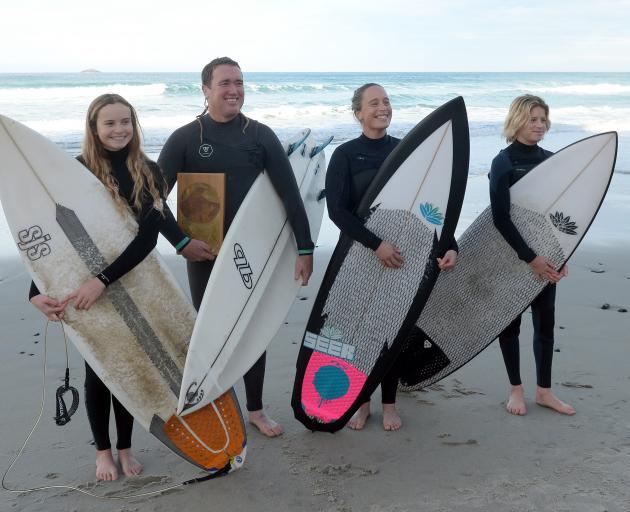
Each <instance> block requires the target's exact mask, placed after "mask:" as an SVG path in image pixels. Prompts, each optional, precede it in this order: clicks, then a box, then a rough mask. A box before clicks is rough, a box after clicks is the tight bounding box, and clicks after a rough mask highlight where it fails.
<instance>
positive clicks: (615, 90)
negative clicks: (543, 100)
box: [530, 83, 630, 96]
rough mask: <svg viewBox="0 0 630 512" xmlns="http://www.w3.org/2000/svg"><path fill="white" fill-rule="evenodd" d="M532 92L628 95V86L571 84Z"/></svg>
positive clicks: (547, 87)
mask: <svg viewBox="0 0 630 512" xmlns="http://www.w3.org/2000/svg"><path fill="white" fill-rule="evenodd" d="M530 91H532V92H536V93H540V94H549V93H552V94H556V93H557V94H580V95H597V96H611V95H626V94H627V95H630V85H623V84H608V83H600V84H572V85H549V86H543V87H532V88H531V89H530Z"/></svg>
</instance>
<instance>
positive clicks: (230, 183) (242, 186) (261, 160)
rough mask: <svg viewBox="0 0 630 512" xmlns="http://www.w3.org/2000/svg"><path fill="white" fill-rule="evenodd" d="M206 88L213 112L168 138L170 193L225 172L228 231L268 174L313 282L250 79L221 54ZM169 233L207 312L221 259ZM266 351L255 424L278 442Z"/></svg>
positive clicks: (287, 184)
mask: <svg viewBox="0 0 630 512" xmlns="http://www.w3.org/2000/svg"><path fill="white" fill-rule="evenodd" d="M201 80H202V91H203V94H204V96H205V98H206V104H207V108H206V110H205V111H204V112H203V113H202V114H201V115H200V116H198V117H197V119H195V120H194V121H192V122H191V123H189V124H187V125H185V126H182V127H181V128H178V129H177V130H175V132H173V134H172V135H171V136H170V137H169V138H168V140H167V141H166V143H165V144H164V147H163V148H162V152H161V153H160V157H159V159H158V164H159V165H160V167H161V168H162V171H163V172H164V176H165V178H166V182H167V184H168V188H169V190H170V189H172V188H173V185H174V184H175V182H176V180H177V174H178V173H185V172H207V173H225V178H226V190H225V231H227V230H228V229H229V227H230V224H231V222H232V220H233V219H234V216H235V215H236V212H237V211H238V208H239V207H240V205H241V203H242V202H243V199H244V198H245V196H246V195H247V192H248V191H249V189H250V187H251V186H252V184H253V183H254V181H255V179H256V177H257V176H258V174H259V173H261V172H263V170H264V172H267V173H268V175H269V178H270V179H271V182H272V184H273V186H274V188H275V190H276V192H277V193H278V195H279V196H280V198H281V199H282V202H283V203H284V207H285V208H286V211H287V216H288V219H289V222H290V223H291V226H292V228H293V231H294V234H295V239H296V241H297V246H298V257H297V260H296V262H295V279H296V280H297V279H300V278H301V279H302V284H303V285H306V284H308V280H309V277H310V275H311V273H312V271H313V248H314V244H313V242H312V240H311V236H310V228H309V225H308V219H307V217H306V212H305V210H304V205H303V203H302V199H301V197H300V193H299V190H298V186H297V183H296V181H295V177H294V175H293V171H292V169H291V164H290V163H289V159H288V157H287V155H286V153H285V152H284V149H283V148H282V145H281V144H280V141H279V140H278V138H277V137H276V135H275V134H274V133H273V131H272V130H271V129H270V128H269V127H267V126H266V125H264V124H262V123H259V122H257V121H254V120H253V119H249V118H247V117H245V116H244V115H243V114H242V113H241V107H242V106H243V101H244V99H245V91H244V83H243V74H242V72H241V69H240V67H239V65H238V63H237V62H235V61H234V60H232V59H230V58H228V57H221V58H218V59H214V60H213V61H212V62H210V63H209V64H207V65H206V66H205V67H204V69H203V71H202V73H201ZM161 231H162V234H163V235H164V236H165V237H166V238H167V239H168V240H169V241H170V242H171V244H173V246H175V248H176V249H177V250H178V251H179V252H180V253H181V254H182V255H183V256H184V257H186V258H187V260H188V261H187V266H188V282H189V285H190V293H191V296H192V299H193V304H194V306H195V308H197V309H199V305H200V304H201V300H202V298H203V294H204V291H205V288H206V284H207V282H208V279H209V277H210V272H211V271H212V267H213V263H214V261H213V260H214V257H215V255H214V254H213V253H212V252H211V250H210V248H209V247H208V246H207V245H206V244H205V243H204V242H201V241H199V240H191V239H190V238H189V237H188V236H187V235H186V234H185V233H184V232H182V231H181V229H180V228H179V226H177V224H176V223H175V222H174V219H173V218H172V216H171V217H170V219H169V220H167V221H166V222H165V223H164V226H163V228H162V230H161ZM265 358H266V354H263V355H262V356H261V358H260V359H259V360H258V361H257V362H256V363H255V364H254V366H253V367H252V368H251V369H250V370H249V371H248V372H247V373H246V374H245V376H244V380H245V392H246V395H247V410H248V412H249V422H250V423H252V424H253V425H255V426H256V427H257V428H258V429H259V430H260V431H261V432H262V433H263V434H265V435H267V436H269V437H275V436H277V435H279V434H281V433H282V427H281V426H280V425H279V424H277V423H276V422H275V421H274V420H273V419H271V418H270V417H269V416H267V415H266V414H265V412H264V410H263V404H262V389H263V381H264V375H265Z"/></svg>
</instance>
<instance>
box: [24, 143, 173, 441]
mask: <svg viewBox="0 0 630 512" xmlns="http://www.w3.org/2000/svg"><path fill="white" fill-rule="evenodd" d="M106 154H107V158H108V159H109V160H110V162H111V165H112V173H113V175H114V178H115V179H116V182H117V183H118V192H119V194H120V196H121V197H123V198H124V199H125V200H126V201H127V202H128V203H129V205H130V206H132V208H133V205H132V203H133V181H132V178H131V175H130V174H129V169H128V168H127V164H126V159H127V155H128V150H127V148H125V149H122V150H120V151H116V152H113V151H107V152H106ZM77 160H79V161H80V162H81V163H83V164H85V162H84V161H83V159H82V158H81V157H78V158H77ZM149 167H150V169H151V171H152V172H153V174H154V177H155V180H156V184H157V185H158V189H160V188H161V187H160V185H161V184H163V181H164V179H163V177H162V174H161V172H160V169H159V168H158V166H157V165H156V164H155V162H151V161H149ZM164 204H166V202H164ZM134 214H135V217H136V220H137V221H138V233H137V234H136V236H135V237H134V239H133V240H132V241H131V242H130V243H129V245H128V246H127V247H126V248H125V250H124V251H123V252H122V253H121V254H120V256H119V257H118V258H116V259H115V260H114V261H113V262H112V263H111V264H110V265H109V266H107V267H106V268H104V269H103V270H102V271H101V273H100V274H99V275H98V276H97V277H99V279H100V280H101V282H103V284H105V286H108V285H109V284H111V283H113V282H115V281H116V280H117V279H119V278H120V277H122V276H124V275H125V274H126V273H127V272H129V271H130V270H131V269H133V268H134V267H135V266H136V265H137V264H138V263H140V262H141V261H142V260H143V259H144V258H146V256H147V255H148V254H149V253H150V252H151V251H152V250H153V248H154V247H155V245H156V243H157V237H158V233H159V228H160V225H161V224H162V214H161V213H160V212H159V211H157V210H156V209H155V208H154V205H153V198H152V197H151V195H150V194H149V193H148V191H145V193H144V195H143V198H142V207H141V210H140V212H136V211H134ZM39 293H40V292H39V290H38V289H37V287H36V286H35V283H32V282H31V290H30V293H29V299H31V298H33V297H34V296H35V295H38V294H39ZM110 402H111V404H112V407H113V408H114V418H115V421H116V432H117V442H116V448H117V449H118V450H123V449H127V448H130V447H131V433H132V430H133V416H132V415H131V414H129V412H128V411H127V409H125V408H124V407H123V406H122V404H121V403H120V402H119V401H118V400H117V399H116V397H115V396H113V395H112V394H111V393H110V391H109V389H107V387H106V386H105V384H103V382H102V381H101V379H100V378H99V377H98V376H97V375H96V373H94V370H92V368H90V366H89V365H88V364H87V363H85V407H86V409H87V415H88V420H89V422H90V427H91V429H92V435H93V436H94V443H95V444H96V449H97V450H108V449H110V448H111V442H110V439H109V412H110Z"/></svg>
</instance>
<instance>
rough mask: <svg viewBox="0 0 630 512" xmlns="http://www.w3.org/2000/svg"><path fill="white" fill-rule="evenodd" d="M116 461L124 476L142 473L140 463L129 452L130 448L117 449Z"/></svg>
mask: <svg viewBox="0 0 630 512" xmlns="http://www.w3.org/2000/svg"><path fill="white" fill-rule="evenodd" d="M118 461H119V462H120V466H121V467H122V470H123V473H124V474H125V475H126V476H138V475H139V474H140V473H142V464H140V463H139V462H138V461H137V460H136V458H135V457H134V456H133V453H131V448H126V449H124V450H118Z"/></svg>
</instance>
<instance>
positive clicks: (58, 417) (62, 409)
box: [2, 320, 230, 501]
mask: <svg viewBox="0 0 630 512" xmlns="http://www.w3.org/2000/svg"><path fill="white" fill-rule="evenodd" d="M49 324H50V320H48V321H47V322H46V328H45V330H44V363H43V369H42V398H41V405H40V408H39V415H38V416H37V419H36V420H35V423H34V424H33V427H32V428H31V431H30V432H29V433H28V435H27V436H26V439H25V440H24V443H22V446H21V447H20V449H19V450H18V452H17V454H16V456H15V457H14V458H13V460H12V461H11V464H9V467H8V468H7V469H6V471H5V472H4V474H3V475H2V488H3V489H4V490H5V491H8V492H13V493H29V492H37V491H44V490H47V489H65V490H71V491H77V492H80V493H81V494H86V495H87V496H92V497H93V498H99V499H102V500H118V501H122V500H128V499H132V498H142V497H145V496H152V495H156V494H162V493H163V492H167V491H171V490H173V489H177V488H179V487H184V486H186V485H190V484H194V483H197V482H204V481H206V480H210V479H213V478H216V477H218V476H223V475H226V474H227V473H228V471H229V469H230V468H229V465H228V466H226V467H225V468H223V469H222V470H220V471H217V472H216V473H212V474H210V475H206V476H202V477H197V478H191V479H190V480H186V481H184V482H180V483H178V484H174V485H171V486H168V487H164V488H163V489H158V490H155V491H148V492H143V493H139V494H127V495H124V496H111V495H110V496H102V495H99V494H94V493H92V492H90V491H87V490H85V489H82V488H80V487H75V486H72V485H43V486H40V487H33V488H30V489H16V488H9V487H7V486H6V483H5V480H6V478H7V475H8V474H9V472H10V471H11V469H13V466H15V464H16V462H17V461H18V459H19V458H20V457H21V456H22V453H23V452H24V450H25V448H26V445H27V444H28V442H29V440H30V439H31V436H32V435H33V433H34V432H35V429H36V428H37V426H38V425H39V422H40V420H41V419H42V415H43V414H44V406H45V404H46V370H47V368H46V366H47V365H46V363H47V359H48V325H49ZM60 324H61V330H62V331H63V342H64V345H65V349H66V374H65V379H64V384H63V385H62V386H59V387H58V388H57V392H56V399H57V403H56V407H55V409H56V410H55V412H56V414H55V418H54V419H55V423H56V424H57V425H60V426H61V425H65V424H67V423H68V422H69V421H70V418H71V417H72V415H73V414H74V413H75V412H76V410H77V407H78V406H79V392H78V391H77V390H76V388H74V387H72V386H70V370H69V364H68V339H67V338H66V330H65V328H64V326H63V322H60ZM68 391H69V392H70V393H71V394H72V405H71V406H70V408H69V409H68V408H67V406H66V403H65V401H64V399H63V395H64V394H65V393H66V392H68Z"/></svg>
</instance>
